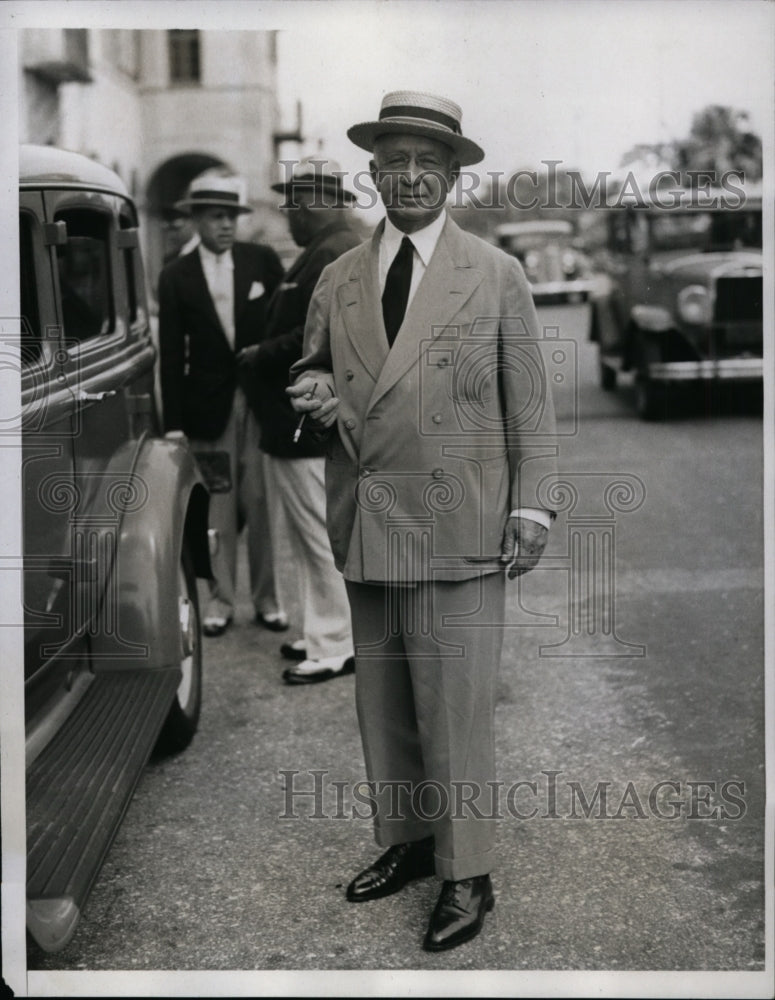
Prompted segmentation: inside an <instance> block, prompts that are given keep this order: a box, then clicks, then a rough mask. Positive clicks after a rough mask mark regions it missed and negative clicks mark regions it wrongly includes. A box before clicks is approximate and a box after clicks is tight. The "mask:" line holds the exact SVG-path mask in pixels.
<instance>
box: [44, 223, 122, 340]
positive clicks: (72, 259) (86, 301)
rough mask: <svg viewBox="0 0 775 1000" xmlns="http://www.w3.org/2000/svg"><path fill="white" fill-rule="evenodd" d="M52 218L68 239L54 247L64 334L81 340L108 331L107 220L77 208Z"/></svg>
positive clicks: (112, 312)
mask: <svg viewBox="0 0 775 1000" xmlns="http://www.w3.org/2000/svg"><path fill="white" fill-rule="evenodd" d="M55 220H56V221H58V222H59V221H61V222H64V223H66V225H67V242H66V243H64V244H61V245H60V246H58V247H57V265H58V268H59V288H60V294H61V300H62V323H63V325H64V328H65V336H66V337H67V339H68V340H77V341H82V340H88V339H89V338H92V337H97V336H100V335H102V334H106V333H110V332H112V330H113V329H114V326H115V309H114V304H113V292H112V285H111V278H110V254H109V232H110V219H109V217H108V216H107V215H105V214H103V213H102V212H94V211H91V210H89V209H80V208H79V209H68V210H65V211H61V212H58V213H57V214H56V216H55Z"/></svg>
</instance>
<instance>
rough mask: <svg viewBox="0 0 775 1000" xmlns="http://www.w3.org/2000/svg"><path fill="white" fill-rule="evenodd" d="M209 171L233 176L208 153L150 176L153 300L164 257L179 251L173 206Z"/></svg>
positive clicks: (185, 156) (183, 157)
mask: <svg viewBox="0 0 775 1000" xmlns="http://www.w3.org/2000/svg"><path fill="white" fill-rule="evenodd" d="M206 170H212V171H217V172H221V171H223V172H226V173H231V169H230V167H229V166H228V164H226V163H224V162H223V160H219V159H216V158H215V157H214V156H210V155H209V154H207V153H182V154H180V155H178V156H173V157H172V158H171V159H169V160H167V161H166V162H165V163H162V165H161V166H160V167H158V168H157V169H156V170H155V171H154V173H153V174H152V175H151V178H150V180H149V181H148V186H147V188H146V199H145V204H146V211H147V220H146V227H145V232H146V266H147V269H148V275H149V278H150V282H149V283H150V287H151V289H152V290H153V293H154V297H155V292H156V286H157V283H158V277H159V271H161V268H162V265H163V263H164V259H165V256H169V254H170V253H171V252H173V250H174V249H175V247H176V243H177V239H176V229H175V228H174V227H173V224H172V220H173V219H174V217H175V211H174V206H175V203H176V202H177V201H179V200H180V199H181V198H182V197H183V196H184V195H185V193H186V189H187V188H188V185H189V184H190V183H191V181H192V180H193V179H194V178H195V177H198V176H199V174H202V173H204V172H205V171H206Z"/></svg>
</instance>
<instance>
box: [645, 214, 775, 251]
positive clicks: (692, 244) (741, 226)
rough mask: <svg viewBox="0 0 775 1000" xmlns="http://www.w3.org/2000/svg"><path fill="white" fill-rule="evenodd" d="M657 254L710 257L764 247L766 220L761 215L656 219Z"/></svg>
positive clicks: (663, 216) (653, 240) (653, 222)
mask: <svg viewBox="0 0 775 1000" xmlns="http://www.w3.org/2000/svg"><path fill="white" fill-rule="evenodd" d="M650 225H651V245H652V249H654V250H697V251H699V252H701V253H710V252H713V251H722V250H741V249H744V248H746V247H751V248H760V247H761V245H762V216H761V212H757V211H739V210H738V211H731V210H726V211H722V212H663V213H661V214H660V215H657V216H653V217H652V218H651V220H650Z"/></svg>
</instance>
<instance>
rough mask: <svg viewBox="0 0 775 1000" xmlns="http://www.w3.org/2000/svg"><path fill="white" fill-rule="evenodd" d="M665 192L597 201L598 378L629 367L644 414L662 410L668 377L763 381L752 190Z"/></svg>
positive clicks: (609, 379) (607, 379) (609, 380)
mask: <svg viewBox="0 0 775 1000" xmlns="http://www.w3.org/2000/svg"><path fill="white" fill-rule="evenodd" d="M674 200H675V204H676V207H670V208H667V207H665V203H664V199H663V200H662V203H661V204H654V203H650V202H648V201H646V200H641V201H640V202H639V203H638V204H635V205H630V206H622V207H612V208H610V209H606V210H605V211H607V214H608V218H607V224H608V226H607V233H608V246H607V249H606V251H605V253H606V260H607V264H606V267H605V270H606V272H607V277H608V282H607V288H606V291H605V292H604V293H603V294H601V295H600V296H599V297H596V298H595V300H594V301H593V303H592V321H591V339H592V340H594V341H596V342H597V344H598V348H599V371H600V384H601V386H602V388H603V389H605V390H609V391H610V390H612V389H614V388H615V387H616V384H617V374H618V373H619V372H627V373H631V374H632V375H633V376H634V381H635V399H636V407H637V411H638V413H639V415H640V416H641V417H642V418H643V419H645V420H655V419H659V418H661V417H663V416H664V415H665V414H666V413H667V412H668V409H667V407H668V403H669V390H670V387H671V386H673V387H679V386H681V385H684V386H687V385H688V384H690V383H694V384H697V383H702V382H705V383H712V382H715V383H717V384H718V382H719V381H721V380H725V381H731V380H734V381H738V382H751V383H761V380H762V250H761V247H762V204H761V197H760V196H759V197H755V196H749V197H746V198H745V200H744V201H743V203H742V204H736V205H735V206H734V207H733V206H732V205H731V202H730V200H729V199H728V196H727V200H726V201H725V198H724V196H723V195H720V196H718V197H713V196H712V193H711V192H705V193H704V194H703V196H702V197H698V196H697V194H696V193H695V194H694V195H692V194H691V193H690V192H686V196H685V197H683V198H676V199H674ZM736 200H737V201H738V202H739V201H740V200H742V199H736ZM709 206H710V207H709Z"/></svg>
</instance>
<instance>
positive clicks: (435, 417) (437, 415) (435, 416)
mask: <svg viewBox="0 0 775 1000" xmlns="http://www.w3.org/2000/svg"><path fill="white" fill-rule="evenodd" d="M431 420H432V421H433V422H434V424H440V423H441V414H440V413H434V414H433V416H432V417H431Z"/></svg>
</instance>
